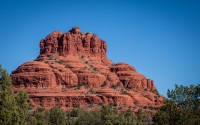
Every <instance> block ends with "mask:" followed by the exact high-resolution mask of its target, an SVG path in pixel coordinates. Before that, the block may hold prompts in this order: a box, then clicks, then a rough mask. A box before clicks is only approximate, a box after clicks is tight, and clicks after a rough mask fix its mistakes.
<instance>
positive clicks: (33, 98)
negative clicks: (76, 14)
mask: <svg viewBox="0 0 200 125" xmlns="http://www.w3.org/2000/svg"><path fill="white" fill-rule="evenodd" d="M106 52H107V45H106V43H105V41H103V40H101V39H99V38H98V36H97V35H96V34H92V33H82V32H80V30H79V27H74V28H72V30H70V31H69V32H67V33H62V32H61V31H56V32H53V33H51V34H49V35H48V36H46V38H45V39H43V40H41V42H40V55H39V56H38V58H37V59H36V60H35V61H31V62H26V63H24V64H22V65H21V66H19V67H18V68H17V69H16V70H15V71H13V72H12V81H13V85H14V89H15V90H18V89H20V88H23V89H24V90H25V91H27V93H28V94H29V102H30V104H31V105H32V106H33V107H39V106H41V107H45V108H51V107H53V106H55V105H57V106H60V107H62V108H63V109H66V110H69V109H71V108H73V107H76V106H81V107H83V108H85V109H88V110H90V109H95V108H98V107H99V106H101V105H102V104H110V103H115V104H116V105H117V108H118V109H120V110H121V109H122V110H123V109H124V110H126V109H131V110H133V111H134V110H137V109H138V107H143V108H145V109H148V110H149V109H155V108H157V107H159V106H160V105H162V103H161V101H162V100H163V97H162V96H161V95H159V93H158V92H157V89H156V87H155V86H154V83H153V80H150V79H147V78H146V77H145V76H144V75H142V74H139V73H137V72H136V70H135V68H134V67H133V66H130V65H128V64H125V63H118V64H114V63H113V62H112V61H110V60H109V59H108V58H107V56H106Z"/></svg>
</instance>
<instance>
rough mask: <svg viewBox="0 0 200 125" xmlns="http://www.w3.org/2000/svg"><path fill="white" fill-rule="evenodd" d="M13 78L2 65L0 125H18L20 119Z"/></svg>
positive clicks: (0, 75) (0, 76) (0, 74)
mask: <svg viewBox="0 0 200 125" xmlns="http://www.w3.org/2000/svg"><path fill="white" fill-rule="evenodd" d="M11 87H12V82H11V78H10V76H9V74H8V72H7V71H6V70H4V69H3V68H2V67H1V65H0V125H18V124H19V121H20V118H19V112H18V110H17V109H18V108H17V105H16V100H15V97H14V96H13V90H12V89H11Z"/></svg>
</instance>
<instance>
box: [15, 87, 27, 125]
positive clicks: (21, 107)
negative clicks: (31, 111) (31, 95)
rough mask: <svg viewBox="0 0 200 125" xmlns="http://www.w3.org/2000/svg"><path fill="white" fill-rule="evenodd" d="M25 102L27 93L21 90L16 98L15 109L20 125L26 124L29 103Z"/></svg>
mask: <svg viewBox="0 0 200 125" xmlns="http://www.w3.org/2000/svg"><path fill="white" fill-rule="evenodd" d="M27 100H28V95H27V93H26V92H25V91H23V90H20V91H19V92H18V95H17V97H16V102H17V109H18V113H19V118H20V121H19V124H20V125H26V124H28V107H29V103H28V102H27Z"/></svg>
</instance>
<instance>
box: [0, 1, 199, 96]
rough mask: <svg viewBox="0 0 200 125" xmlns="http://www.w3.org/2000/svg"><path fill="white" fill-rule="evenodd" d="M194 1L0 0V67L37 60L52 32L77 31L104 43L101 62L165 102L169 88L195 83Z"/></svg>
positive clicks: (12, 67)
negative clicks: (123, 67) (130, 69)
mask: <svg viewBox="0 0 200 125" xmlns="http://www.w3.org/2000/svg"><path fill="white" fill-rule="evenodd" d="M199 6H200V2H199V1H198V0H162V1H161V0H152V1H150V0H130V1H129V0H94V1H91V0H76V1H70V0H28V1H27V0H1V1H0V47H1V49H0V53H1V58H0V64H1V65H2V66H3V67H4V68H5V69H7V70H8V71H9V73H11V72H12V71H13V70H15V69H16V68H17V67H18V66H19V65H21V64H22V63H24V62H27V61H31V60H34V59H35V58H36V57H37V56H38V55H39V42H40V40H41V39H43V38H45V37H46V35H48V34H50V33H51V32H53V31H56V30H61V31H62V32H67V31H69V30H70V29H71V28H72V27H74V26H79V27H80V30H81V32H92V33H95V34H97V35H98V37H99V38H100V39H103V40H105V41H106V43H107V46H108V52H107V56H108V58H109V59H111V60H112V61H113V62H115V63H117V62H126V63H128V64H130V65H133V66H134V67H135V68H136V70H137V72H139V73H141V74H144V75H145V76H146V77H147V78H151V79H153V80H154V83H155V86H156V87H157V89H158V91H159V92H160V93H161V94H162V95H164V96H166V93H167V89H173V88H174V84H178V85H181V84H182V85H189V84H198V83H200V49H199V47H200V23H199V22H200V7H199Z"/></svg>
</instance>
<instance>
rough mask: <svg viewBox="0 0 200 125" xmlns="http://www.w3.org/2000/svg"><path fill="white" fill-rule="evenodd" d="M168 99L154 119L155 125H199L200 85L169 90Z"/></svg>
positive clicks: (176, 87) (176, 86)
mask: <svg viewBox="0 0 200 125" xmlns="http://www.w3.org/2000/svg"><path fill="white" fill-rule="evenodd" d="M167 95H168V99H167V100H165V105H164V106H162V107H161V108H160V109H159V111H158V112H157V113H156V115H155V116H154V117H153V122H154V124H155V125H160V124H163V125H199V124H200V84H198V85H197V86H195V85H190V87H188V86H183V85H181V86H178V85H175V89H174V90H168V93H167Z"/></svg>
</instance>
